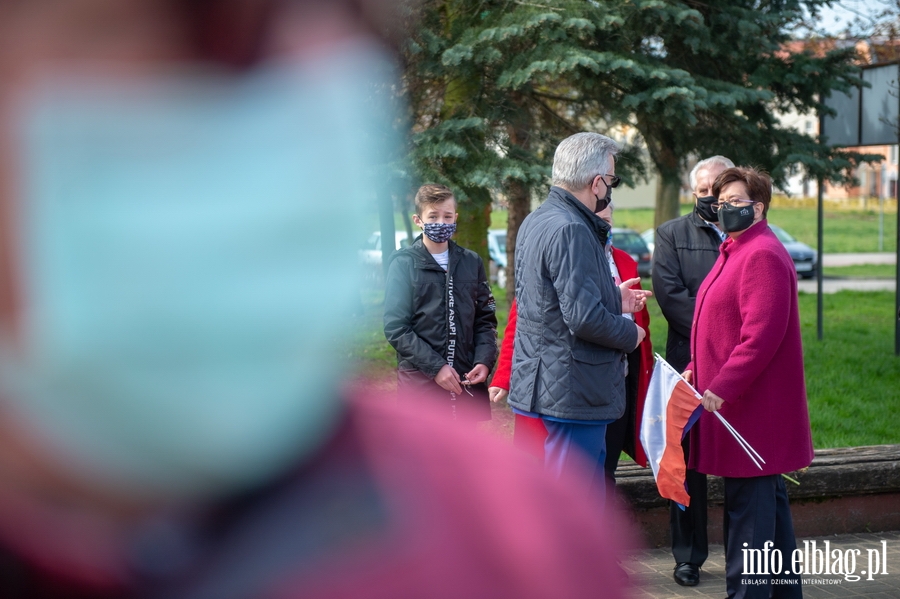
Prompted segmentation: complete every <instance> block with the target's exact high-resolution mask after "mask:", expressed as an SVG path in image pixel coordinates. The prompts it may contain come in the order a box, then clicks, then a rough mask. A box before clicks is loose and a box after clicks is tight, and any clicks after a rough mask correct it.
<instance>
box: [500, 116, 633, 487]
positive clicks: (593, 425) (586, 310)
mask: <svg viewBox="0 0 900 599" xmlns="http://www.w3.org/2000/svg"><path fill="white" fill-rule="evenodd" d="M617 152H618V145H617V144H616V142H615V141H613V140H612V139H610V138H609V137H606V136H604V135H600V134H598V133H577V134H575V135H572V136H571V137H568V138H566V139H564V140H563V141H562V142H561V143H560V144H559V146H558V147H557V149H556V154H555V155H554V157H553V181H552V185H553V186H552V187H551V188H550V193H549V195H548V197H547V200H546V201H545V202H544V203H543V204H542V205H541V206H540V207H539V208H538V209H537V210H535V211H534V212H533V213H532V214H530V215H529V216H528V217H527V218H526V219H525V221H524V222H523V223H522V226H521V228H520V229H519V234H518V238H517V241H516V245H517V247H516V265H515V268H516V301H517V302H518V324H517V328H516V337H515V350H514V353H513V368H512V379H511V381H510V393H509V403H510V405H511V406H512V408H513V410H514V411H515V412H516V413H518V414H522V415H524V416H531V417H535V418H541V419H542V420H543V421H544V424H545V426H546V428H547V431H548V436H547V440H546V442H545V447H544V448H545V466H546V468H547V469H548V470H550V471H551V472H553V473H554V474H556V475H557V476H559V477H566V478H572V477H576V479H577V480H580V481H582V483H583V486H584V489H585V492H590V493H591V495H592V496H593V497H596V500H597V502H602V501H603V497H604V493H605V490H604V485H605V482H604V476H603V463H604V460H605V459H606V443H605V436H606V427H607V425H608V424H609V423H611V422H613V421H614V420H616V419H617V418H619V417H620V416H621V415H622V414H623V412H624V410H625V374H626V359H625V354H626V352H630V351H632V350H633V349H635V348H636V347H637V346H638V344H639V343H640V342H641V341H642V340H643V338H644V331H643V329H641V328H640V327H639V326H637V325H636V324H635V323H634V321H633V320H629V319H628V318H625V317H623V316H622V313H623V311H624V312H635V311H639V310H640V309H641V308H643V306H644V303H645V302H646V297H647V296H648V295H651V294H650V292H648V291H641V290H632V289H630V288H629V287H630V285H632V284H634V283H635V282H637V281H638V279H632V280H630V281H626V282H624V283H622V284H621V285H620V286H618V287H617V285H616V282H614V281H613V277H612V274H611V273H610V270H609V264H608V263H607V260H606V258H605V255H604V253H603V247H604V244H605V243H606V240H607V238H608V236H609V234H610V226H609V225H608V224H607V223H606V222H604V221H603V220H602V219H600V218H599V217H597V216H596V214H595V212H599V211H600V210H603V209H604V208H606V206H607V205H609V202H610V201H611V199H612V189H613V188H614V187H616V186H617V185H618V184H619V177H617V176H616V175H615V161H614V157H615V155H616V153H617Z"/></svg>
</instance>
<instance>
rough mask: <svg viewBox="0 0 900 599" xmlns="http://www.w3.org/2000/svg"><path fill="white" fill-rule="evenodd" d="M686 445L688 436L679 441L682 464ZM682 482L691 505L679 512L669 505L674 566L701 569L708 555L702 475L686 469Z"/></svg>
mask: <svg viewBox="0 0 900 599" xmlns="http://www.w3.org/2000/svg"><path fill="white" fill-rule="evenodd" d="M689 442H690V433H689V434H688V435H687V436H686V437H685V438H684V439H683V440H682V442H681V447H682V449H684V462H685V464H686V463H687V460H688V453H689V447H690V443H689ZM685 482H687V491H688V495H689V496H690V497H691V505H689V506H687V507H686V508H685V509H683V510H682V509H681V508H680V507H678V504H676V503H675V502H674V501H670V502H669V530H670V531H671V532H672V556H673V557H674V558H675V563H676V564H680V563H683V562H687V563H689V564H694V565H695V566H702V565H703V562H705V561H706V558H707V557H708V556H709V542H708V540H707V538H706V475H705V474H703V473H702V472H697V471H696V470H690V469H688V471H687V473H686V476H685Z"/></svg>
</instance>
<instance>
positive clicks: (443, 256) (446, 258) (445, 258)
mask: <svg viewBox="0 0 900 599" xmlns="http://www.w3.org/2000/svg"><path fill="white" fill-rule="evenodd" d="M431 257H432V258H434V261H435V262H437V263H438V264H439V265H440V267H441V268H443V269H444V270H447V265H448V264H450V250H449V249H448V250H447V251H446V252H441V253H440V254H431Z"/></svg>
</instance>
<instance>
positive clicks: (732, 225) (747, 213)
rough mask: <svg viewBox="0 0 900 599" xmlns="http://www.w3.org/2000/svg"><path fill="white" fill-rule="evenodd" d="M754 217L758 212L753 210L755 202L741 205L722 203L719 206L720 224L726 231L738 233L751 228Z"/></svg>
mask: <svg viewBox="0 0 900 599" xmlns="http://www.w3.org/2000/svg"><path fill="white" fill-rule="evenodd" d="M754 218H756V212H755V211H754V210H753V204H742V205H740V206H732V205H731V204H721V205H720V206H719V226H720V227H721V228H722V230H723V231H725V232H726V233H737V232H738V231H743V230H745V229H749V228H750V225H752V224H753V219H754Z"/></svg>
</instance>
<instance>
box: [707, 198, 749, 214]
mask: <svg viewBox="0 0 900 599" xmlns="http://www.w3.org/2000/svg"><path fill="white" fill-rule="evenodd" d="M755 203H756V202H754V201H753V200H742V199H740V198H732V199H730V200H726V201H724V202H713V203H712V204H710V206H711V207H712V209H713V210H715V211H716V212H718V211H719V209H720V208H721V207H722V206H724V205H725V204H728V205H729V206H731V207H732V208H737V207H738V206H743V205H745V204H755Z"/></svg>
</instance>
